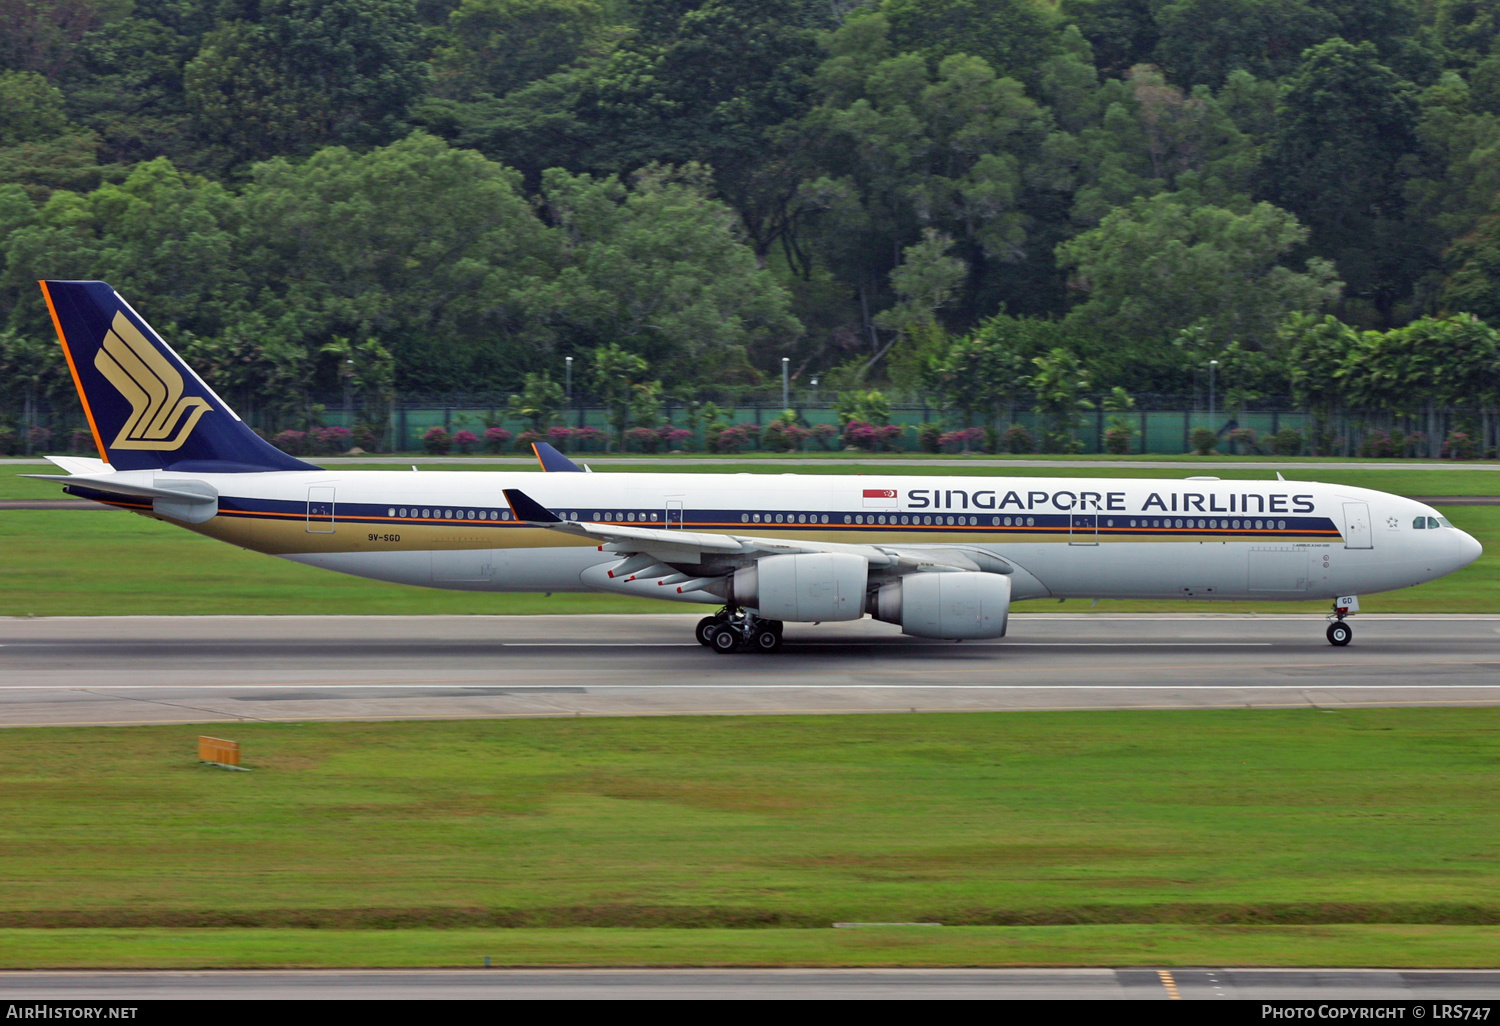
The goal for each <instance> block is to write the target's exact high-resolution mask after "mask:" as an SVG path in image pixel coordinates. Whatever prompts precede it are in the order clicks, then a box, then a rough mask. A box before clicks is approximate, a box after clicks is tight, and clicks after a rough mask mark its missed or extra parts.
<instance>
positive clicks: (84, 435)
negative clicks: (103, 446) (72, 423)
mask: <svg viewBox="0 0 1500 1026" xmlns="http://www.w3.org/2000/svg"><path fill="white" fill-rule="evenodd" d="M68 451H69V452H93V451H94V433H93V432H92V431H90V430H89V429H88V428H74V429H73V434H72V435H70V436H69V437H68Z"/></svg>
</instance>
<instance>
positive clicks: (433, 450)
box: [422, 427, 453, 456]
mask: <svg viewBox="0 0 1500 1026" xmlns="http://www.w3.org/2000/svg"><path fill="white" fill-rule="evenodd" d="M452 447H453V438H452V436H451V435H449V434H448V431H447V429H446V428H440V427H431V428H428V429H427V432H426V434H424V435H423V436H422V448H424V449H426V450H427V451H428V453H429V454H431V455H433V456H446V455H448V450H449V449H451V448H452Z"/></svg>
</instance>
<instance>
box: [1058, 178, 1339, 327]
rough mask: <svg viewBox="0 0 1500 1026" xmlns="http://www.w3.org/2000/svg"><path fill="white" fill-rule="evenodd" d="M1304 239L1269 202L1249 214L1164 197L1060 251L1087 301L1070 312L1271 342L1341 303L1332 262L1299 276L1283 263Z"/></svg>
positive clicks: (1077, 319) (1311, 264) (1311, 265)
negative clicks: (1294, 316)
mask: <svg viewBox="0 0 1500 1026" xmlns="http://www.w3.org/2000/svg"><path fill="white" fill-rule="evenodd" d="M1306 238H1307V231H1306V229H1304V228H1303V227H1302V226H1301V225H1299V224H1298V223H1297V219H1296V218H1295V217H1293V216H1292V215H1291V214H1289V213H1287V212H1286V211H1284V210H1278V209H1277V208H1276V207H1273V206H1271V205H1270V204H1269V203H1259V204H1256V205H1255V206H1254V207H1252V208H1251V209H1249V210H1248V211H1246V212H1245V213H1243V214H1240V213H1235V212H1234V211H1232V210H1226V209H1223V208H1222V207H1212V206H1200V207H1190V206H1188V205H1186V204H1184V203H1182V202H1181V201H1180V200H1178V199H1177V198H1176V197H1174V196H1172V195H1168V194H1164V195H1160V196H1154V197H1151V198H1150V199H1142V200H1137V201H1136V202H1135V203H1133V204H1131V205H1130V206H1129V207H1121V208H1119V209H1117V210H1115V211H1114V212H1113V213H1111V214H1110V215H1109V216H1108V217H1106V218H1105V219H1104V220H1103V221H1102V222H1101V223H1100V225H1099V227H1097V228H1094V229H1091V230H1090V231H1087V232H1084V233H1083V234H1082V235H1079V236H1078V237H1077V238H1076V239H1073V240H1072V241H1071V242H1067V243H1064V244H1062V245H1060V246H1059V247H1058V249H1057V254H1058V261H1059V263H1060V264H1062V265H1063V266H1065V267H1069V268H1072V269H1073V272H1072V283H1073V285H1074V287H1075V288H1076V289H1077V290H1078V292H1079V293H1081V294H1082V295H1084V296H1086V297H1087V298H1086V299H1085V300H1084V302H1082V303H1081V304H1080V305H1079V306H1077V307H1076V308H1075V309H1074V310H1073V311H1072V312H1071V313H1070V314H1069V315H1068V317H1069V320H1070V321H1071V322H1073V323H1076V324H1077V325H1079V326H1081V327H1086V328H1092V329H1095V330H1099V331H1102V332H1106V333H1113V334H1118V335H1123V336H1125V337H1127V338H1131V337H1133V338H1161V337H1163V336H1165V335H1167V334H1169V333H1175V332H1177V331H1180V330H1181V329H1183V328H1186V327H1189V326H1192V325H1202V326H1203V327H1204V328H1205V329H1206V330H1207V331H1208V332H1209V334H1210V336H1211V337H1212V338H1215V339H1218V340H1220V342H1221V343H1223V344H1227V343H1228V342H1230V341H1235V340H1238V341H1241V342H1246V343H1249V344H1251V345H1256V346H1261V345H1266V344H1268V343H1269V342H1270V341H1271V340H1272V338H1273V337H1274V335H1275V330H1276V326H1277V325H1278V324H1280V323H1281V322H1282V321H1283V320H1284V319H1285V318H1286V317H1287V316H1288V314H1290V313H1292V312H1295V311H1299V310H1312V311H1315V310H1318V309H1319V308H1320V307H1322V306H1324V305H1325V304H1327V303H1330V302H1332V301H1333V300H1334V299H1336V298H1337V296H1338V290H1339V282H1338V279H1337V277H1336V276H1335V275H1334V271H1333V268H1332V266H1331V265H1329V264H1328V263H1327V261H1324V260H1319V259H1316V258H1315V259H1312V260H1309V261H1308V263H1307V268H1306V270H1305V271H1302V272H1297V271H1293V270H1292V269H1290V268H1288V267H1285V266H1283V265H1282V263H1281V261H1282V260H1283V259H1284V258H1285V257H1286V256H1287V254H1288V253H1290V252H1291V251H1292V250H1293V248H1294V247H1296V246H1298V245H1299V244H1301V243H1302V242H1303V241H1304V240H1305V239H1306Z"/></svg>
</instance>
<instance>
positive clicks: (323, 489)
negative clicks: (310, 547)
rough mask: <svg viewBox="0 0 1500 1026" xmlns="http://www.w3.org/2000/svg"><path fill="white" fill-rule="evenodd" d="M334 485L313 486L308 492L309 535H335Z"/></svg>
mask: <svg viewBox="0 0 1500 1026" xmlns="http://www.w3.org/2000/svg"><path fill="white" fill-rule="evenodd" d="M333 493H334V489H333V486H332V485H313V486H312V487H311V488H309V489H308V490H307V533H308V534H332V533H333Z"/></svg>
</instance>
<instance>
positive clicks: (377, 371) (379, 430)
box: [318, 337, 396, 446]
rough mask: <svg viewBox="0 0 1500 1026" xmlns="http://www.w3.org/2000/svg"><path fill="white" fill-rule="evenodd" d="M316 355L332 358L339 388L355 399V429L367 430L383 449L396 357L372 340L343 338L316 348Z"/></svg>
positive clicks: (392, 402)
mask: <svg viewBox="0 0 1500 1026" xmlns="http://www.w3.org/2000/svg"><path fill="white" fill-rule="evenodd" d="M318 353H319V354H320V355H324V356H332V357H333V358H334V360H335V362H336V364H337V366H338V379H339V383H340V385H341V386H342V387H344V388H345V389H347V390H348V391H349V392H351V393H352V394H353V396H354V397H355V398H356V399H357V400H358V403H359V409H358V410H357V411H356V413H355V426H356V427H363V428H365V429H366V430H368V431H369V433H370V434H371V436H373V437H374V439H375V440H376V443H377V444H378V445H381V446H384V445H385V443H386V441H387V436H388V435H389V434H390V429H391V413H392V411H393V409H394V407H395V401H396V358H395V357H394V356H393V355H392V354H391V351H390V350H389V349H387V348H386V347H385V346H383V345H381V344H380V341H379V340H378V339H373V338H371V339H366V340H365V341H363V342H361V343H359V344H358V345H356V344H354V343H353V342H351V341H350V340H349V339H347V338H341V337H340V338H335V339H334V340H333V341H331V342H328V343H325V344H324V345H322V346H320V347H319V348H318Z"/></svg>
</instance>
